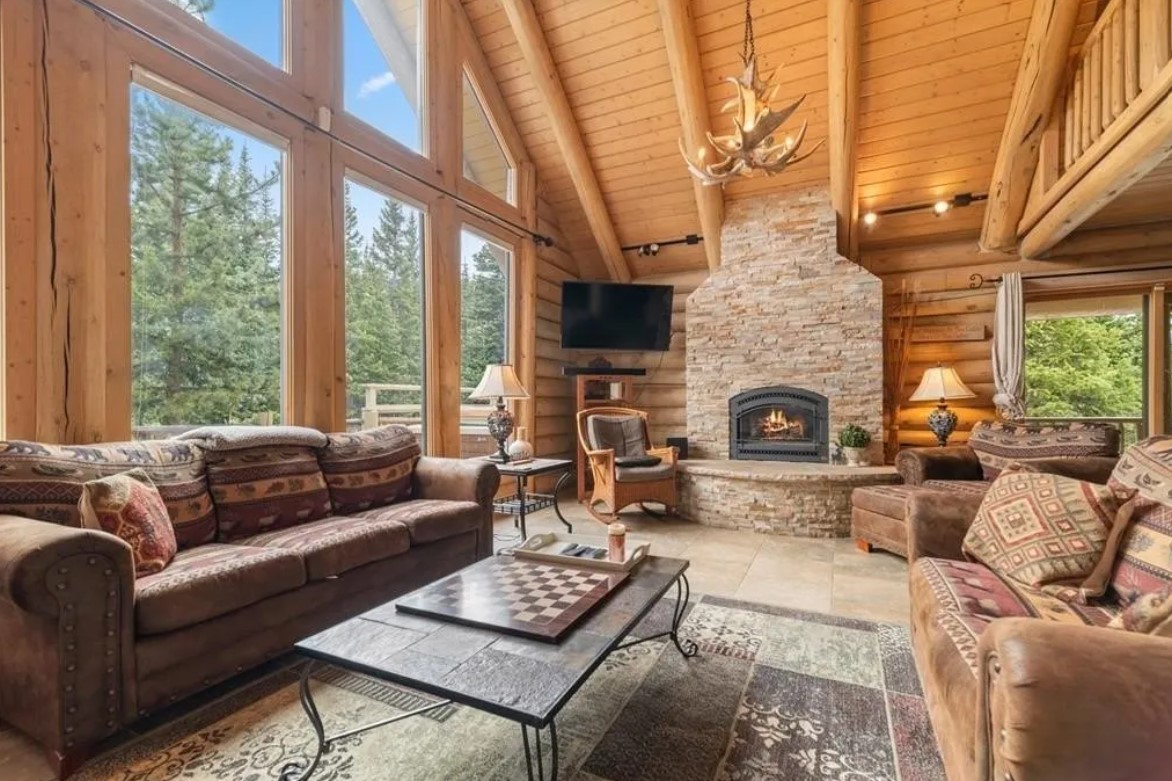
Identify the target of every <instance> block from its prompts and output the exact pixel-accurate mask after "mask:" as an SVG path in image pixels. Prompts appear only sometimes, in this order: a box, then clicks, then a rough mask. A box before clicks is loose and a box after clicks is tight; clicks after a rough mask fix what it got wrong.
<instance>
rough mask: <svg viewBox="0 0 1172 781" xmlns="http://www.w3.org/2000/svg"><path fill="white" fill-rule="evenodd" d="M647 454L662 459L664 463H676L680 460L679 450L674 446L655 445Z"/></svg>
mask: <svg viewBox="0 0 1172 781" xmlns="http://www.w3.org/2000/svg"><path fill="white" fill-rule="evenodd" d="M647 455H649V456H656V457H658V458H660V459H662V463H664V464H672V465H674V464H675V462H676V461H677V460H679V450H677V449H676V448H675V447H672V446H667V447H653V448H651V449H649V450H648V451H647Z"/></svg>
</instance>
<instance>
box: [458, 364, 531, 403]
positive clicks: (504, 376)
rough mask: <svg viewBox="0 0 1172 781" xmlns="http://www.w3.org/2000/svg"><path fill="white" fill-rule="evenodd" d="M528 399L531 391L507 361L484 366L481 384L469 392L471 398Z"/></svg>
mask: <svg viewBox="0 0 1172 781" xmlns="http://www.w3.org/2000/svg"><path fill="white" fill-rule="evenodd" d="M498 397H499V398H505V399H527V398H529V392H528V391H526V390H525V386H524V385H522V384H521V381H520V380H518V379H517V374H516V372H514V371H513V367H512V366H510V365H509V364H507V363H490V364H489V365H488V366H486V367H484V376H483V377H481V378H480V384H479V385H477V386H476V389H475V390H474V391H472V392H471V393H470V394H468V398H470V399H495V398H498Z"/></svg>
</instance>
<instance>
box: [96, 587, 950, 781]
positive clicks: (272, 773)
mask: <svg viewBox="0 0 1172 781" xmlns="http://www.w3.org/2000/svg"><path fill="white" fill-rule="evenodd" d="M667 607H668V605H667V604H666V603H665V604H663V605H660V606H659V607H657V608H656V610H655V611H654V612H653V613H652V615H651V616H649V617H648V619H647V620H646V621H645V622H644V623H643V625H641V626H640V629H639V630H638V631H636V633H635V634H636V635H639V634H641V633H647V634H651V633H654V632H655V631H657V630H659V629H661V628H663V627H664V626H665V623H666V622H667V621H668V620H669V618H668V616H669V611H668V610H667ZM685 632H686V634H687V636H689V637H692V638H694V639H695V640H696V641H697V642H698V643H699V645H700V655H699V656H697V657H696V658H694V659H691V660H689V661H685V660H684V659H682V658H681V657H680V655H679V654H677V653H676V651H675V648H674V647H673V646H671V644H670V643H668V642H661V641H653V642H649V643H646V644H644V645H640V646H635V647H633V648H630V649H626V650H623V651H620V652H618V653H615V654H613V655H612V656H611V657H610V658H609V659H608V660H607V661H606V662H605V663H604V665H603V666H602V667H601V668H600V669H599V670H598V671H597V672H596V673H595V674H594V676H593V677H592V678H591V679H590V681H589V682H587V684H586V685H585V686H584V687H583V688H582V689H581V690H580V691H579V692H578V694H577V695H576V696H575V697H574V699H573V700H572V701H571V702H570V704H569V705H568V706H567V707H566V709H565V710H563V711H562V714H561V716H560V717H559V719H558V733H559V736H560V738H561V749H562V751H561V754H562V763H561V768H562V776H561V777H562V778H563V779H570V780H571V781H708V780H709V779H718V780H719V781H766V780H767V779H768V780H769V781H777V780H779V779H780V780H782V781H789V780H790V779H793V780H795V781H796V780H797V779H836V780H837V781H943V779H944V771H943V769H942V767H941V764H940V757H939V754H938V753H937V749H936V742H935V738H934V737H933V734H932V729H931V726H930V725H929V723H928V716H927V712H926V710H925V706H924V700H923V695H922V693H921V691H920V685H919V681H918V679H917V676H916V671H915V666H914V663H913V661H912V656H911V650H910V647H909V644H908V633H907V630H906V629H905V628H903V627H899V626H893V625H888V624H877V623H872V622H868V621H859V620H854V619H848V618H838V617H834V616H826V615H817V614H813V613H803V612H798V611H793V610H786V609H782V608H773V607H765V606H762V605H754V604H749V603H745V602H737V601H733V600H726V599H718V598H713V597H705V598H703V599H702V600H701V601H700V602H699V603H698V604H696V605H694V607H693V608H692V610H691V612H690V613H689V615H688V618H687V621H686V625H685ZM296 681H297V670H296V669H293V668H292V667H290V668H287V669H283V670H280V671H278V672H276V673H273V674H271V675H269V676H267V677H265V678H262V679H261V680H259V681H256V682H254V683H253V684H252V685H250V686H247V687H245V688H243V689H239V690H237V691H235V692H233V693H232V694H230V695H227V696H226V697H224V698H222V699H220V700H218V701H216V702H214V703H212V704H210V705H207V706H205V707H203V708H201V709H199V710H197V711H194V712H191V713H188V714H187V715H185V716H182V717H180V718H178V719H176V720H174V721H172V722H170V723H168V724H167V725H165V726H163V727H160V728H157V729H155V730H154V731H152V732H149V733H147V734H145V735H143V736H141V737H139V738H136V739H135V740H133V741H131V742H129V743H126V744H123V745H122V746H120V747H118V748H116V749H114V750H112V751H111V752H110V753H108V754H107V755H105V756H104V757H101V758H99V759H98V760H96V761H95V762H94V763H92V764H90V765H88V766H87V767H86V768H85V769H83V770H82V771H81V772H80V773H79V774H78V775H77V776H76V778H77V779H78V781H115V780H117V781H170V780H171V779H183V780H184V781H269V780H271V779H276V778H277V777H278V775H279V771H280V768H281V767H282V766H283V765H284V764H285V763H286V762H288V761H289V760H290V759H293V758H297V757H301V756H303V755H305V753H306V752H307V749H308V747H309V745H310V741H311V736H312V731H311V729H310V727H309V724H308V722H307V721H306V719H305V717H304V715H303V714H302V711H301V707H300V705H299V703H298V698H297V683H296ZM314 691H315V697H316V699H317V702H318V705H319V707H320V708H321V711H322V714H323V717H324V718H325V721H326V726H327V732H328V733H330V734H333V733H336V732H340V731H342V730H344V729H346V728H349V727H354V726H359V725H361V724H366V723H369V722H373V721H377V720H379V719H382V718H386V717H388V716H392V715H394V714H396V713H401V712H403V711H406V710H411V709H414V708H417V707H420V706H421V705H424V704H426V703H428V702H432V701H433V700H431V699H430V698H428V697H426V696H423V695H419V694H416V693H414V692H411V691H409V690H406V689H402V688H399V687H396V686H391V685H388V684H383V683H380V682H377V681H372V680H369V679H367V678H364V677H361V676H357V675H352V674H349V673H345V672H342V671H339V670H336V669H330V668H323V669H321V670H319V671H318V672H317V673H316V674H315V684H314ZM521 751H522V749H521V735H520V729H519V728H518V727H517V726H516V725H514V724H512V723H510V722H506V721H503V720H501V719H498V718H496V717H493V716H490V715H487V714H484V713H481V712H479V711H476V710H473V709H470V708H465V707H461V706H451V707H447V708H443V709H440V710H436V711H433V712H431V713H428V714H426V715H425V716H420V717H415V718H411V719H407V720H405V721H403V722H399V723H397V724H393V725H391V726H388V727H383V728H380V729H378V730H375V731H373V732H368V733H365V734H363V735H360V736H356V737H353V738H350V739H347V740H345V741H343V742H340V743H338V744H336V745H335V747H334V749H333V751H331V752H330V753H329V754H327V755H326V756H325V757H324V758H323V761H322V765H321V766H320V767H319V769H318V771H317V773H315V775H314V779H315V781H376V780H377V781H382V779H386V778H394V779H397V780H398V779H402V780H403V781H416V780H417V781H425V780H432V781H434V780H435V779H443V780H444V781H457V780H460V781H464V780H467V781H473V779H475V780H476V781H481V780H483V779H491V780H492V781H506V780H508V781H515V780H516V779H523V778H525V771H524V765H523V760H522V753H521Z"/></svg>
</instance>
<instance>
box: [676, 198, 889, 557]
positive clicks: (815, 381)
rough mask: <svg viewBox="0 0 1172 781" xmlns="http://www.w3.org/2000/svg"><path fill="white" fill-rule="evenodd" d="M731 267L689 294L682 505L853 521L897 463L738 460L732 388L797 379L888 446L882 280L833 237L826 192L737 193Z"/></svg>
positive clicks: (725, 517) (778, 526)
mask: <svg viewBox="0 0 1172 781" xmlns="http://www.w3.org/2000/svg"><path fill="white" fill-rule="evenodd" d="M721 255H722V261H721V267H720V268H719V269H718V270H717V271H716V272H715V273H713V274H712V275H711V276H710V277H709V278H708V280H707V281H706V282H705V283H704V284H703V285H701V286H700V287H699V288H697V289H696V291H695V292H694V293H692V295H691V296H690V297H689V298H688V310H687V362H686V363H687V405H688V415H687V420H688V439H689V446H690V448H691V453H692V454H693V457H694V458H696V459H707V460H698V461H692V460H689V461H685V462H683V463H682V464H681V466H680V472H679V481H680V513H681V515H683V516H684V517H685V518H689V519H692V520H695V521H698V522H700V523H704V524H707V525H712V526H723V527H728V528H742V529H752V530H754V531H761V532H766V533H773V534H787V535H794V536H803V537H842V536H847V535H849V533H850V494H851V491H852V490H853V489H854V488H856V487H858V486H860V485H874V484H877V483H892V482H897V480H898V479H897V477H896V475H895V470H894V469H892V468H890V467H873V468H861V469H851V468H848V467H840V466H830V465H828V464H810V463H793V462H779V461H743V460H737V461H732V460H728V457H729V414H728V401H729V398H730V397H731V396H733V395H735V394H737V393H740V392H742V391H745V390H749V389H751V388H759V387H765V386H771V385H790V386H797V387H802V388H807V389H809V390H813V391H816V392H818V393H821V394H822V395H824V396H826V397H827V399H828V402H829V418H830V421H829V422H830V425H829V432H830V437H831V440H832V441H833V440H834V439H835V438H836V437H837V435H838V432H839V430H841V429H842V427H843V426H845V425H847V424H848V423H855V424H857V425H859V426H862V427H863V428H865V429H866V430H867V431H870V432H871V434H872V436H873V437H874V440H875V442H874V444H873V446H872V457H873V458H876V459H878V455H879V453H880V452H881V445H880V443H879V440H880V439H881V436H880V432H881V431H882V424H883V419H882V415H883V401H882V398H883V284H882V282H881V281H880V280H879V278H878V277H875V276H874V275H872V274H870V273H869V272H867V271H866V270H864V269H863V268H861V267H860V266H858V265H856V264H854V263H852V262H851V261H849V260H847V259H845V258H843V257H841V256H839V255H838V253H837V252H836V250H835V215H834V210H833V208H832V207H831V205H830V196H829V192H828V191H827V190H826V189H825V188H815V189H810V190H806V191H801V192H789V193H780V194H776V195H769V196H763V197H760V198H756V199H752V200H737V201H732V202H731V203H729V204H728V207H727V215H726V217H725V222H724V235H723V239H722V243H721Z"/></svg>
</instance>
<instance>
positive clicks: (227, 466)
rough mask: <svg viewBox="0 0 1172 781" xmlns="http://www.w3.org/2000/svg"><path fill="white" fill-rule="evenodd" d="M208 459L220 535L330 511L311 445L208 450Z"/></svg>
mask: <svg viewBox="0 0 1172 781" xmlns="http://www.w3.org/2000/svg"><path fill="white" fill-rule="evenodd" d="M207 460H208V484H209V485H210V486H211V489H212V499H214V500H215V504H216V520H217V522H218V524H219V528H220V539H222V540H225V541H229V540H234V539H238V538H240V537H251V536H253V535H255V534H260V533H261V532H267V531H273V530H274V529H284V528H286V527H288V526H296V525H297V524H299V523H307V522H309V521H316V520H318V519H319V518H325V517H326V516H327V515H329V514H330V510H331V507H330V492H329V489H327V488H326V481H325V478H324V477H323V476H322V472H321V468H320V467H319V466H318V464H317V456H316V455H314V452H313V450H312V449H311V448H308V447H253V448H246V449H244V450H228V451H222V452H208V453H207Z"/></svg>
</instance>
